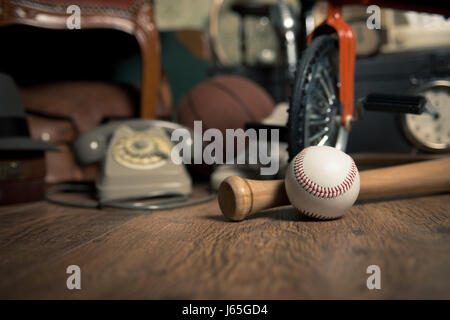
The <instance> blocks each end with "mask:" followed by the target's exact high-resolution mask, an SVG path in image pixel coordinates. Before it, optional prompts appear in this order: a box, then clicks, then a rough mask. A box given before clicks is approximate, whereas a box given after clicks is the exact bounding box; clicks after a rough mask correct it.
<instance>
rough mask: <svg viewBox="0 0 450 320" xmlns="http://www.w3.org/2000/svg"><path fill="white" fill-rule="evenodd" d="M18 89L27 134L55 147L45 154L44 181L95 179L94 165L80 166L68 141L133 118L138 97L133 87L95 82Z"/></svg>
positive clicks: (64, 83) (73, 82) (74, 82)
mask: <svg viewBox="0 0 450 320" xmlns="http://www.w3.org/2000/svg"><path fill="white" fill-rule="evenodd" d="M20 91H21V98H22V101H23V104H24V106H25V109H26V110H27V114H28V117H27V118H28V124H29V127H30V132H31V136H32V137H33V138H34V139H40V140H43V141H46V142H48V143H50V144H52V145H54V146H56V147H58V148H59V151H56V152H47V153H46V155H45V162H46V167H47V174H46V176H45V181H46V182H47V183H59V182H64V181H90V180H93V179H95V177H96V175H97V172H98V165H91V166H84V167H80V166H79V165H78V164H77V163H76V161H75V158H74V155H73V153H72V149H71V144H72V142H73V141H74V140H75V139H76V138H77V137H78V135H80V134H82V133H84V132H87V131H89V130H91V129H94V128H96V127H97V126H99V125H101V124H103V123H104V122H107V121H108V120H111V119H114V120H118V119H126V118H133V117H135V116H136V112H137V106H138V97H139V92H138V90H134V88H131V87H127V86H122V85H116V84H109V83H104V82H96V81H71V82H57V83H48V84H40V85H34V86H28V87H22V88H21V89H20Z"/></svg>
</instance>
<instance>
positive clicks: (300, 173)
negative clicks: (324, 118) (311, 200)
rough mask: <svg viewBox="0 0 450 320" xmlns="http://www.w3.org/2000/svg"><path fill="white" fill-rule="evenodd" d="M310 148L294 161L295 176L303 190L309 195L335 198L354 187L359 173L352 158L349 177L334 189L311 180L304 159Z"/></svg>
mask: <svg viewBox="0 0 450 320" xmlns="http://www.w3.org/2000/svg"><path fill="white" fill-rule="evenodd" d="M309 148H310V147H308V148H306V149H303V151H302V152H300V153H299V154H298V155H297V156H296V157H295V159H294V175H295V177H296V178H297V179H296V180H297V182H298V183H299V184H300V185H301V186H302V188H303V189H304V190H305V191H306V192H308V193H309V194H312V195H313V196H315V197H319V198H335V197H338V196H340V195H342V194H344V193H345V192H347V191H348V190H349V189H350V188H351V186H352V185H353V182H354V181H355V177H356V172H357V169H356V165H355V162H354V161H353V159H352V158H350V160H351V162H352V163H351V166H350V170H349V172H348V173H347V176H346V177H345V178H344V181H342V182H341V183H340V184H338V185H337V186H334V187H322V186H320V185H318V184H316V183H315V182H314V181H312V180H311V179H309V178H308V176H307V175H306V173H305V171H304V170H303V159H304V158H305V154H306V151H307V150H308V149H309Z"/></svg>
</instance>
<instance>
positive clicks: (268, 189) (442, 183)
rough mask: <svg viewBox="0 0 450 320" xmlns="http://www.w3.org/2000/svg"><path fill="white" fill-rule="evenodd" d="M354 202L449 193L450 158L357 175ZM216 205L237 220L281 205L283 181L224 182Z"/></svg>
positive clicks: (284, 202)
mask: <svg viewBox="0 0 450 320" xmlns="http://www.w3.org/2000/svg"><path fill="white" fill-rule="evenodd" d="M359 175H360V181H361V187H360V192H359V196H358V199H373V198H380V197H392V196H404V195H413V194H421V193H433V192H448V191H450V157H445V158H442V159H438V160H430V161H422V162H417V163H412V164H406V165H400V166H393V167H388V168H381V169H373V170H365V171H361V172H360V173H359ZM218 200H219V206H220V209H221V210H222V213H223V214H224V216H225V217H227V218H228V219H230V220H233V221H241V220H243V219H245V218H246V217H248V216H249V215H251V214H253V213H256V212H259V211H262V210H265V209H269V208H273V207H278V206H283V205H288V204H290V203H289V199H288V197H287V194H286V190H285V187H284V180H266V181H264V180H249V179H243V178H240V177H238V176H232V177H228V178H227V179H225V180H224V181H223V182H222V184H221V185H220V187H219V193H218Z"/></svg>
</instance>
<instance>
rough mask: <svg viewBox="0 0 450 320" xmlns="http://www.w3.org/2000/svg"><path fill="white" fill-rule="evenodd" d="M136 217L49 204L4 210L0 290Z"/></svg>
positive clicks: (0, 216)
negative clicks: (44, 264)
mask: <svg viewBox="0 0 450 320" xmlns="http://www.w3.org/2000/svg"><path fill="white" fill-rule="evenodd" d="M137 215H138V213H133V212H132V213H130V212H123V211H118V210H108V211H100V210H94V209H88V210H86V209H79V208H69V207H63V206H57V205H52V204H49V203H46V202H35V203H29V204H23V205H13V206H7V207H2V208H1V213H0V257H1V259H0V275H1V279H0V288H1V287H4V286H6V285H8V284H9V283H11V282H12V281H15V280H17V279H19V278H21V277H22V276H24V275H26V274H27V273H28V272H31V271H32V270H34V269H36V268H39V267H40V266H41V265H42V264H43V263H47V262H48V261H51V260H52V259H56V258H58V257H60V256H62V255H64V254H65V253H67V252H68V251H70V250H73V249H74V248H76V247H78V246H80V245H82V244H84V243H86V242H88V241H91V240H92V239H95V238H97V237H99V236H100V235H102V234H104V233H105V232H107V231H110V230H112V229H113V228H115V227H117V226H118V225H120V224H122V223H124V222H126V221H128V220H129V219H132V218H133V217H136V216H137Z"/></svg>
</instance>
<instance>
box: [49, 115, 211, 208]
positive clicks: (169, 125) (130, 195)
mask: <svg viewBox="0 0 450 320" xmlns="http://www.w3.org/2000/svg"><path fill="white" fill-rule="evenodd" d="M179 128H183V129H187V128H185V127H183V126H181V125H179V124H176V123H173V122H168V121H162V120H143V119H135V120H127V121H117V122H112V123H108V124H105V125H102V126H100V127H98V128H96V129H94V130H91V131H89V132H87V133H85V134H83V135H81V136H80V137H79V138H78V139H77V140H76V141H75V142H74V145H73V151H74V153H75V156H76V158H77V160H78V162H79V163H80V164H90V163H95V162H100V161H101V162H102V166H101V168H102V169H101V176H100V177H99V178H98V179H97V181H96V182H95V189H96V191H97V198H98V201H99V202H98V204H97V205H95V207H102V206H112V207H118V208H125V209H153V210H155V209H168V208H175V207H180V206H187V205H193V204H197V203H200V202H203V201H207V200H211V199H213V198H214V195H213V194H211V195H210V196H208V197H206V198H202V199H197V200H191V201H189V200H187V199H188V197H189V195H190V194H191V191H192V181H191V178H190V176H189V174H188V172H187V170H186V168H185V167H184V165H183V164H176V163H174V162H173V161H172V160H171V157H170V152H171V149H172V142H171V140H170V134H171V133H172V131H173V130H175V129H179ZM187 130H189V129H187ZM191 136H192V135H191ZM183 143H186V144H188V146H187V147H190V148H192V147H193V144H192V139H187V140H184V141H183ZM81 189H82V188H80V186H79V185H70V184H64V185H59V186H55V187H54V188H52V189H50V190H49V192H48V194H47V199H48V200H49V201H52V202H57V203H59V204H66V205H67V204H68V205H73V206H81V207H92V206H90V205H87V204H78V203H67V202H66V201H65V202H63V201H60V200H57V199H55V198H54V197H53V194H54V193H56V192H61V191H82V190H81ZM85 191H89V189H88V188H87V187H86V188H85ZM151 198H160V199H159V200H152V201H150V202H145V201H143V200H146V199H151Z"/></svg>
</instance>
